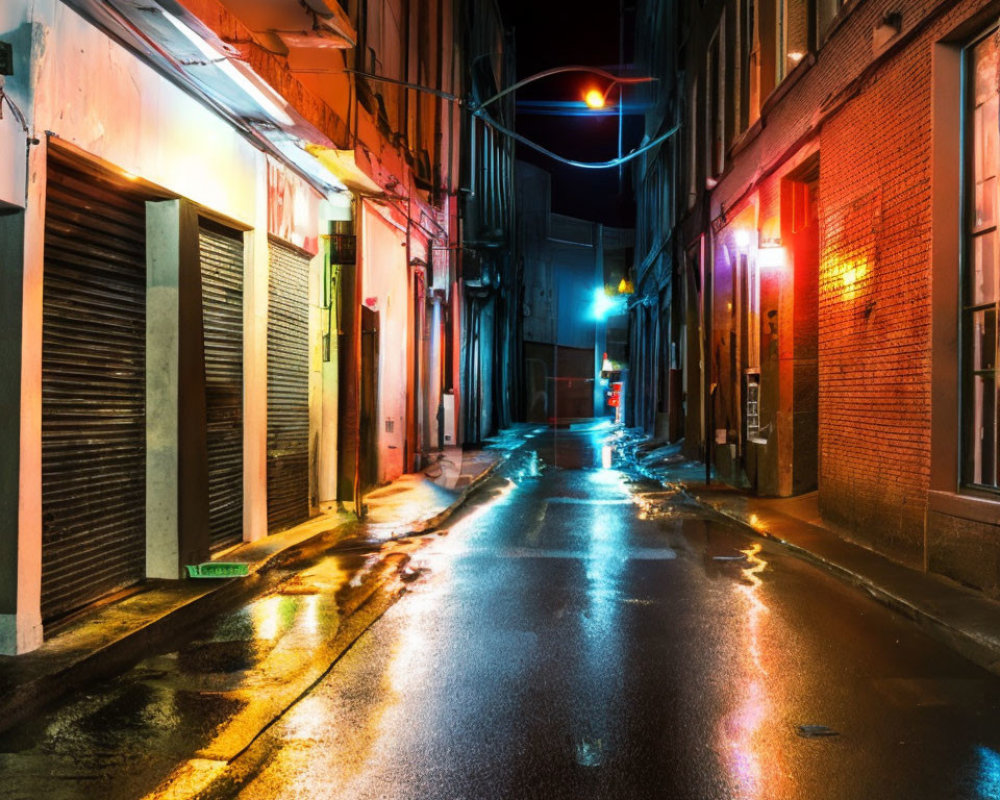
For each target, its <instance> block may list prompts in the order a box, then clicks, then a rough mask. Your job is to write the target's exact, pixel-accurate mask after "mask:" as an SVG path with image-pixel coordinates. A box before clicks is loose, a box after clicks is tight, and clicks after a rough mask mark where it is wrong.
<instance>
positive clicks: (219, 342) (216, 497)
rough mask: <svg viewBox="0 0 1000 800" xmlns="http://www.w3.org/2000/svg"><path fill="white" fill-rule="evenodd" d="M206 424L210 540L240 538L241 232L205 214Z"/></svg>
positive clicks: (217, 544) (219, 544)
mask: <svg viewBox="0 0 1000 800" xmlns="http://www.w3.org/2000/svg"><path fill="white" fill-rule="evenodd" d="M199 244H200V249H201V282H202V314H203V319H204V333H205V401H206V412H207V424H208V432H207V439H208V514H209V540H210V546H211V548H212V549H213V550H219V549H222V548H224V547H229V546H231V545H234V544H237V543H239V542H240V541H242V540H243V262H244V248H243V234H242V233H241V232H239V231H233V230H230V229H228V228H225V227H223V226H221V225H217V224H215V223H214V222H209V221H208V220H202V222H201V225H200V230H199Z"/></svg>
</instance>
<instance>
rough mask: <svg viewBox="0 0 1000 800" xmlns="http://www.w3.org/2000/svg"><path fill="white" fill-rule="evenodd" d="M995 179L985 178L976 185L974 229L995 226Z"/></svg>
mask: <svg viewBox="0 0 1000 800" xmlns="http://www.w3.org/2000/svg"><path fill="white" fill-rule="evenodd" d="M996 197H997V179H996V178H987V179H986V180H985V181H982V182H981V183H977V184H976V223H975V224H976V229H977V230H978V229H981V228H990V227H992V226H994V225H996V224H997V213H996V208H997V200H996Z"/></svg>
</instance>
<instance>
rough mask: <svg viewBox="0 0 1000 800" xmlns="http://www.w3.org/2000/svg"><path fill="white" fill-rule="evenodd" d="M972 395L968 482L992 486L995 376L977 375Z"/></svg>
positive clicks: (995, 440)
mask: <svg viewBox="0 0 1000 800" xmlns="http://www.w3.org/2000/svg"><path fill="white" fill-rule="evenodd" d="M972 394H973V396H972V404H973V408H972V423H973V428H972V435H973V436H972V458H973V465H972V482H973V483H976V484H979V485H980V486H996V483H997V425H996V420H997V405H996V403H997V388H996V378H994V377H993V376H992V375H990V376H980V375H977V376H976V377H975V379H974V383H973V392H972Z"/></svg>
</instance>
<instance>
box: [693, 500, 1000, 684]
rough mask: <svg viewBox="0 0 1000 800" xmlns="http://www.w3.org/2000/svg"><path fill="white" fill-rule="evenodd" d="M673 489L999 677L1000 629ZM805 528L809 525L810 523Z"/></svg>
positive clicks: (972, 598)
mask: <svg viewBox="0 0 1000 800" xmlns="http://www.w3.org/2000/svg"><path fill="white" fill-rule="evenodd" d="M674 485H676V486H678V487H679V489H680V491H681V493H682V494H683V495H684V496H685V497H686V498H688V499H689V500H691V501H692V502H694V503H696V504H697V505H699V506H701V507H702V508H705V509H707V510H710V511H713V512H715V513H717V514H719V515H721V516H723V517H725V518H726V519H729V520H732V521H733V522H735V523H737V524H738V525H740V526H741V527H742V528H745V529H746V530H747V531H748V532H750V533H752V534H753V535H754V536H757V537H759V538H761V539H765V540H767V541H770V542H774V543H776V544H779V545H781V546H783V547H784V548H786V549H787V550H788V551H789V552H791V553H792V554H793V555H795V556H796V557H797V558H800V559H802V560H803V561H807V562H809V563H811V564H813V565H815V566H818V567H820V568H822V569H824V570H825V571H826V572H828V573H830V574H831V575H833V576H834V577H836V578H838V579H840V580H842V581H844V582H845V583H849V584H851V585H853V586H856V587H858V588H861V589H863V590H864V591H866V592H867V593H868V594H869V595H870V596H871V597H872V598H873V599H875V600H876V601H878V602H880V603H882V604H883V605H885V606H887V607H889V608H891V609H893V610H894V611H896V612H898V613H901V614H903V615H904V616H906V617H908V618H909V619H911V620H913V621H914V622H917V623H918V624H920V625H921V627H923V628H924V629H925V630H926V631H927V632H928V633H929V634H930V635H932V636H933V637H934V638H936V639H938V640H939V641H941V642H943V643H944V644H946V645H948V646H949V647H951V648H952V649H954V650H956V651H958V652H959V653H961V654H962V655H963V656H965V657H966V658H968V659H969V660H971V661H973V662H974V663H976V664H978V665H979V666H981V667H983V668H985V669H987V670H989V671H991V672H993V673H995V674H1000V627H998V628H997V634H996V635H993V636H990V635H986V634H983V633H977V632H976V631H973V630H970V629H968V628H965V627H962V626H960V625H959V624H957V623H956V622H955V621H954V620H952V619H949V618H948V617H947V615H945V614H942V613H938V612H936V611H934V610H933V609H931V608H928V607H927V606H925V605H923V604H921V603H920V602H919V600H916V599H913V598H911V597H905V596H903V595H902V594H901V593H899V592H895V591H893V590H891V589H889V588H888V587H886V586H884V585H882V584H880V583H878V582H876V581H875V580H873V579H872V578H871V577H870V576H868V575H865V574H863V573H861V572H859V571H857V570H854V569H851V568H849V567H847V566H845V565H844V564H841V563H839V562H837V561H835V560H833V559H830V558H827V557H824V556H823V555H821V554H819V553H816V552H814V551H812V550H809V549H807V548H805V547H803V546H801V545H798V544H796V543H794V542H790V541H788V540H787V539H784V538H782V537H780V536H776V535H774V534H772V533H770V532H768V531H763V530H760V529H758V528H756V527H755V526H754V525H753V524H752V523H751V522H750V520H748V519H747V518H746V517H745V516H743V515H742V514H741V513H739V512H738V511H736V510H735V509H730V508H727V507H726V506H725V504H720V505H715V504H713V503H711V502H710V501H708V500H707V499H705V498H702V497H699V496H698V495H697V494H695V493H693V492H692V491H690V490H689V488H688V487H687V486H686V485H684V484H683V483H680V484H674ZM802 524H803V525H809V524H810V523H802ZM813 527H815V526H813ZM897 566H899V568H900V569H906V567H903V566H902V565H897ZM917 575H918V577H919V578H926V579H927V580H933V578H931V577H930V576H926V575H924V574H920V573H918V574H917ZM954 591H956V592H962V591H964V590H961V589H958V588H956V589H955V590H954ZM968 599H969V600H971V601H973V602H974V601H975V600H976V599H978V598H974V597H971V596H970V597H969V598H968ZM980 602H982V603H983V604H984V605H985V604H987V603H989V601H988V600H985V599H982V600H981V601H980ZM993 610H994V612H1000V608H997V609H993Z"/></svg>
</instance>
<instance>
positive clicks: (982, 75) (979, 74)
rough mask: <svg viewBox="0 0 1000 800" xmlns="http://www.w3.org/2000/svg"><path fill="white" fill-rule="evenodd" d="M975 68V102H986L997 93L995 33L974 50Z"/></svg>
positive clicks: (977, 103) (978, 103)
mask: <svg viewBox="0 0 1000 800" xmlns="http://www.w3.org/2000/svg"><path fill="white" fill-rule="evenodd" d="M972 61H973V66H974V69H975V81H976V85H975V103H976V105H977V106H978V105H980V104H981V103H985V102H986V101H987V100H989V99H990V98H991V97H994V96H995V95H996V93H997V44H996V41H995V39H994V37H993V35H992V34H991V35H989V36H987V37H986V38H985V39H983V40H982V41H981V42H980V43H979V44H977V45H976V46H975V47H974V48H973V51H972Z"/></svg>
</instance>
